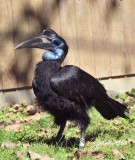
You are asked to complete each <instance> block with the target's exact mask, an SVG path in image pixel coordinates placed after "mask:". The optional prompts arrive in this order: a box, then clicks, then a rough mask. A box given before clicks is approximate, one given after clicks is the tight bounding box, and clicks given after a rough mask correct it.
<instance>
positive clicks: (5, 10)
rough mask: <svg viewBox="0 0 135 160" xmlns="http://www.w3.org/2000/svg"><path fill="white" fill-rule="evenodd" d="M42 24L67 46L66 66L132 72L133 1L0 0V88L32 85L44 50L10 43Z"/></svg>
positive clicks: (108, 73)
mask: <svg viewBox="0 0 135 160" xmlns="http://www.w3.org/2000/svg"><path fill="white" fill-rule="evenodd" d="M46 26H47V27H51V28H52V29H54V30H55V31H56V32H58V33H59V34H60V35H61V36H62V37H63V38H64V39H65V40H66V41H67V43H68V45H69V48H70V49H69V54H68V56H67V58H66V60H65V62H64V65H65V64H74V65H77V66H79V67H80V68H82V69H84V70H85V71H87V72H89V73H90V74H92V75H93V76H95V77H97V78H102V77H114V76H122V75H131V74H135V0H0V90H6V89H13V88H21V87H28V86H31V80H32V78H33V71H34V67H35V64H36V63H37V62H38V61H40V60H41V55H42V53H43V50H39V49H22V50H17V51H15V50H14V47H15V46H16V45H17V44H18V43H20V42H22V41H24V40H26V39H29V38H31V37H34V36H36V35H39V34H40V33H41V32H42V30H43V29H44V27H46Z"/></svg>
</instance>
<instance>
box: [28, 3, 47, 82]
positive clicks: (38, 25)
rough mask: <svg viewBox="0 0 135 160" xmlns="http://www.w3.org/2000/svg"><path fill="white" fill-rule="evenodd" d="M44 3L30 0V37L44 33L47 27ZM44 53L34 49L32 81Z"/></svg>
mask: <svg viewBox="0 0 135 160" xmlns="http://www.w3.org/2000/svg"><path fill="white" fill-rule="evenodd" d="M43 9H44V7H43V1H42V0H38V1H37V0H33V1H31V0H28V7H27V12H26V14H27V13H29V12H30V14H28V17H27V18H28V22H29V29H30V36H31V38H32V37H35V36H38V35H40V34H41V33H42V31H43V29H44V27H45V15H44V14H43ZM43 52H44V51H43V50H41V49H36V48H35V49H32V58H33V69H32V79H33V75H34V69H35V65H36V64H37V63H38V62H39V61H41V60H42V58H41V57H42V53H43Z"/></svg>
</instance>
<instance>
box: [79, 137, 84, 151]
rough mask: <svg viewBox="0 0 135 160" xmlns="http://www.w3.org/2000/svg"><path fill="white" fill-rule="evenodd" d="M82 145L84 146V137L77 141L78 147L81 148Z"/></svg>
mask: <svg viewBox="0 0 135 160" xmlns="http://www.w3.org/2000/svg"><path fill="white" fill-rule="evenodd" d="M84 146H85V139H83V138H82V139H80V143H79V149H82V148H84Z"/></svg>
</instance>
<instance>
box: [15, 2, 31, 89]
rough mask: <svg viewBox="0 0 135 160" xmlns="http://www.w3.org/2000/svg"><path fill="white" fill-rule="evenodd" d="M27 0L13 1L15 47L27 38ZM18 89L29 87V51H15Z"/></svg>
mask: <svg viewBox="0 0 135 160" xmlns="http://www.w3.org/2000/svg"><path fill="white" fill-rule="evenodd" d="M26 7H27V0H20V1H18V0H13V1H12V10H13V23H14V33H15V34H14V41H15V46H16V45H17V44H18V43H21V42H22V41H25V40H26V39H28V37H29V27H28V20H27V17H26V14H25V12H26ZM16 58H17V78H18V87H19V88H20V87H27V86H30V85H31V77H32V75H31V68H32V57H31V50H30V49H21V50H16Z"/></svg>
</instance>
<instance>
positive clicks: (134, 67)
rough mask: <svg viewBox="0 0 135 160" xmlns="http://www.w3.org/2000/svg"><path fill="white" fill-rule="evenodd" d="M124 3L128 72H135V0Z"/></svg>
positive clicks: (126, 0)
mask: <svg viewBox="0 0 135 160" xmlns="http://www.w3.org/2000/svg"><path fill="white" fill-rule="evenodd" d="M122 3H123V8H124V9H123V29H124V31H123V35H124V53H125V57H126V66H125V70H126V74H134V73H135V63H134V56H135V46H134V44H135V39H134V34H133V33H135V27H134V23H135V11H134V10H135V1H133V0H125V1H123V2H122Z"/></svg>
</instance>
